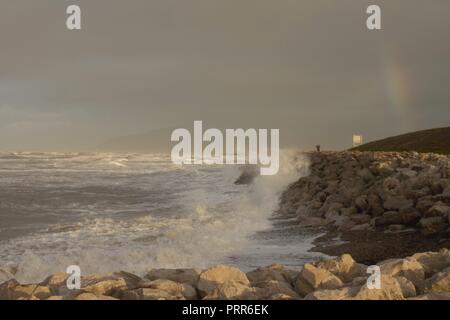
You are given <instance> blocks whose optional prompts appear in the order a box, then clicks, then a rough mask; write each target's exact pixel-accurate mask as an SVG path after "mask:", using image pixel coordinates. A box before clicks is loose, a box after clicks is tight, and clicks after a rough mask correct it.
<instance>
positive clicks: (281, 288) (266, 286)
mask: <svg viewBox="0 0 450 320" xmlns="http://www.w3.org/2000/svg"><path fill="white" fill-rule="evenodd" d="M257 288H260V289H262V290H258V291H257V294H258V297H259V298H260V299H269V298H270V297H272V296H274V295H277V294H283V295H285V296H289V297H290V298H292V299H298V298H300V296H299V295H298V294H297V293H296V292H295V291H294V289H293V288H292V286H291V285H290V284H288V283H287V282H286V281H276V280H268V281H263V282H259V283H258V285H257Z"/></svg>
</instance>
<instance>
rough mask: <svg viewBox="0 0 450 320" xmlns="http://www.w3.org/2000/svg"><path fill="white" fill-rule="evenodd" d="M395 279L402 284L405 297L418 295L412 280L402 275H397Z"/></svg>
mask: <svg viewBox="0 0 450 320" xmlns="http://www.w3.org/2000/svg"><path fill="white" fill-rule="evenodd" d="M395 280H397V282H398V284H399V285H400V288H401V289H402V293H403V296H404V297H405V298H409V297H414V296H416V295H417V290H416V287H415V286H414V284H413V283H412V282H411V281H409V280H408V279H406V278H405V277H402V276H399V277H395Z"/></svg>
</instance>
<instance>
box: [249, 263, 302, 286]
mask: <svg viewBox="0 0 450 320" xmlns="http://www.w3.org/2000/svg"><path fill="white" fill-rule="evenodd" d="M297 274H298V272H297V271H293V270H288V269H286V268H285V267H284V266H282V265H280V264H272V265H270V266H267V267H260V268H258V269H256V270H253V271H250V272H247V278H248V280H250V282H251V284H252V285H256V284H258V283H259V282H264V281H269V280H275V281H283V282H287V283H292V282H293V280H294V279H295V277H296V276H297Z"/></svg>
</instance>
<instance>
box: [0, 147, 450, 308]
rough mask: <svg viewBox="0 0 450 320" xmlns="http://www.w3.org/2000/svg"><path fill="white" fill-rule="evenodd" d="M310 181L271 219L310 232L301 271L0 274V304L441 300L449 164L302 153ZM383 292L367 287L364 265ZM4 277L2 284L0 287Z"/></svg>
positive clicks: (449, 271) (448, 290) (448, 294)
mask: <svg viewBox="0 0 450 320" xmlns="http://www.w3.org/2000/svg"><path fill="white" fill-rule="evenodd" d="M309 156H310V160H311V170H310V174H309V175H307V176H305V177H302V178H300V179H299V180H298V181H296V182H294V183H293V184H291V185H290V186H289V187H288V188H287V189H286V190H285V191H284V192H283V194H282V195H281V198H280V202H279V210H277V211H276V212H275V215H274V218H276V219H290V220H293V221H294V222H295V223H296V224H298V225H300V226H304V227H307V228H308V229H309V230H311V231H312V232H317V237H316V238H315V240H314V241H313V242H312V244H313V247H312V248H311V249H309V251H310V252H319V253H322V254H325V255H328V256H331V257H336V258H329V259H326V260H324V259H318V260H317V261H315V262H312V263H306V264H304V265H303V268H302V269H301V270H297V271H296V270H291V269H288V268H287V267H284V266H282V265H279V264H274V265H271V266H266V267H259V268H258V269H255V270H253V271H250V272H247V273H244V272H242V271H241V270H239V269H238V268H235V267H229V266H222V265H219V266H213V267H210V268H208V269H205V270H200V269H153V270H150V271H149V272H148V273H147V274H146V275H145V276H144V277H142V278H141V277H139V276H136V275H133V274H130V273H128V272H124V271H119V272H116V273H112V274H109V275H91V276H86V277H82V278H81V284H82V285H81V289H80V290H75V291H73V290H72V291H71V290H68V289H67V286H66V284H65V282H66V280H67V277H68V275H67V274H65V273H58V274H54V275H52V276H50V277H49V278H47V279H46V280H44V281H43V282H41V283H36V284H19V283H18V282H17V281H16V280H14V279H12V280H8V279H6V278H8V277H9V278H14V275H13V274H12V273H11V272H9V271H8V270H2V269H0V299H51V300H63V299H78V300H97V299H124V300H128V299H131V300H147V299H169V300H172V299H188V300H189V299H193V300H195V299H252V300H256V299H258V300H259V299H282V300H287V299H339V300H340V299H446V300H450V251H449V250H448V248H449V246H450V236H449V231H450V226H449V222H450V182H449V176H450V165H449V163H450V157H449V156H443V155H435V154H417V153H414V152H404V153H392V152H389V153H383V152H378V153H377V152H375V153H374V152H346V151H345V152H323V153H310V154H309ZM374 264H376V265H378V266H379V267H380V268H381V273H382V277H381V282H382V284H383V288H382V289H377V290H369V291H368V288H367V285H366V282H367V279H368V277H369V275H368V274H367V268H368V266H370V265H374ZM2 279H3V280H5V279H6V280H7V281H6V282H3V280H2ZM1 282H3V284H1Z"/></svg>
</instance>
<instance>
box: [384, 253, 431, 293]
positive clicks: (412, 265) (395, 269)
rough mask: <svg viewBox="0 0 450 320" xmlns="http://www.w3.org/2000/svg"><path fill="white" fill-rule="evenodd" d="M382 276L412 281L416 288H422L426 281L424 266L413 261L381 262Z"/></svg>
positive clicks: (391, 260) (390, 260)
mask: <svg viewBox="0 0 450 320" xmlns="http://www.w3.org/2000/svg"><path fill="white" fill-rule="evenodd" d="M378 265H379V267H380V270H381V274H382V275H385V276H390V277H399V276H401V277H405V278H406V279H408V280H409V281H411V282H412V283H413V284H414V286H415V287H416V288H422V287H423V284H424V280H425V270H424V268H423V266H422V265H421V264H420V263H419V262H417V261H415V260H411V259H389V260H385V261H382V262H380V263H379V264H378Z"/></svg>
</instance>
